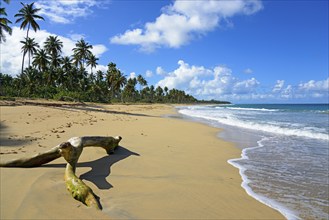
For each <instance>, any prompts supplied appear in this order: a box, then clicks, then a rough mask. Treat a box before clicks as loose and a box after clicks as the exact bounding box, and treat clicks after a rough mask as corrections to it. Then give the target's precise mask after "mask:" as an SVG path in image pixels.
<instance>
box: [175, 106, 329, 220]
mask: <svg viewBox="0 0 329 220" xmlns="http://www.w3.org/2000/svg"><path fill="white" fill-rule="evenodd" d="M178 112H179V113H180V114H182V115H184V116H185V117H188V118H192V119H194V120H198V121H201V122H204V123H207V124H209V125H211V126H215V127H220V128H224V132H222V133H220V137H221V138H224V139H226V140H228V141H232V142H235V143H236V144H237V146H239V147H241V148H242V149H243V150H242V155H241V158H232V160H229V161H228V162H229V163H230V164H232V165H233V166H235V167H237V168H238V169H239V171H240V174H241V177H242V179H243V183H242V186H243V188H244V189H245V190H246V191H247V193H248V194H249V195H251V196H253V197H254V198H256V199H257V200H259V201H261V202H263V203H265V204H267V205H268V206H271V207H273V208H275V209H277V210H279V211H280V212H281V213H282V214H283V215H285V216H286V217H287V218H288V219H329V105H328V104H253V105H251V104H248V105H209V106H204V105H203V106H187V107H178Z"/></svg>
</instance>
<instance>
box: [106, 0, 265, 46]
mask: <svg viewBox="0 0 329 220" xmlns="http://www.w3.org/2000/svg"><path fill="white" fill-rule="evenodd" d="M262 7H263V6H262V3H261V1H259V0H249V1H245V0H232V1H216V0H207V1H205V0H202V1H175V2H174V3H173V4H171V5H169V6H166V7H164V8H163V10H162V11H163V12H162V14H161V15H160V16H159V17H157V18H156V20H155V21H154V22H148V23H146V24H145V25H144V28H143V29H141V28H137V29H133V30H127V31H126V32H125V33H124V34H121V35H117V36H114V37H112V38H111V39H110V41H111V43H114V44H123V45H130V44H132V45H139V46H140V47H141V50H143V51H146V52H151V51H153V50H155V49H156V48H158V47H170V48H179V47H181V46H182V45H185V44H188V43H189V42H190V41H191V40H193V39H194V38H195V37H197V36H200V35H203V34H205V33H207V32H209V31H212V30H214V29H215V28H216V27H217V26H219V25H220V23H221V21H224V22H226V23H230V22H228V19H229V18H230V17H233V16H235V15H239V14H242V15H251V14H253V13H256V12H257V11H259V10H261V9H262Z"/></svg>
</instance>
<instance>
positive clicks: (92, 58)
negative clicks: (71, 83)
mask: <svg viewBox="0 0 329 220" xmlns="http://www.w3.org/2000/svg"><path fill="white" fill-rule="evenodd" d="M97 60H99V59H98V58H97V57H96V56H95V55H94V54H91V55H90V56H89V57H87V66H90V74H93V68H96V66H97V64H98V63H97Z"/></svg>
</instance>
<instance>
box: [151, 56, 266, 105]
mask: <svg viewBox="0 0 329 220" xmlns="http://www.w3.org/2000/svg"><path fill="white" fill-rule="evenodd" d="M178 65H179V67H178V68H177V69H176V70H174V71H172V72H169V73H168V74H167V76H165V77H164V78H163V79H162V80H160V81H159V82H158V83H157V85H156V86H161V87H165V86H166V87H168V88H169V89H172V88H178V89H182V90H185V91H187V92H188V93H190V94H192V95H194V96H197V97H199V98H217V99H220V98H222V97H225V98H233V97H235V98H236V97H237V96H238V97H239V96H244V95H246V94H252V93H254V92H255V91H256V89H257V87H258V85H259V84H260V83H259V82H258V81H257V80H256V79H255V78H251V79H247V80H239V79H238V78H236V77H234V76H233V75H232V70H231V69H229V68H227V67H224V66H217V67H215V68H213V69H208V68H205V67H203V66H194V65H192V66H191V65H189V64H188V63H185V62H184V61H183V60H180V61H178Z"/></svg>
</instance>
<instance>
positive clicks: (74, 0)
mask: <svg viewBox="0 0 329 220" xmlns="http://www.w3.org/2000/svg"><path fill="white" fill-rule="evenodd" d="M107 3H108V1H106V0H102V1H97V0H56V1H49V0H40V1H38V2H36V3H35V6H36V7H37V8H41V11H40V13H39V14H40V15H42V16H45V17H47V18H48V19H49V20H51V21H52V22H55V23H62V24H68V23H72V22H74V21H75V20H76V19H77V18H81V17H87V16H88V15H90V14H92V13H93V10H92V7H103V6H104V5H106V4H107Z"/></svg>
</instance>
